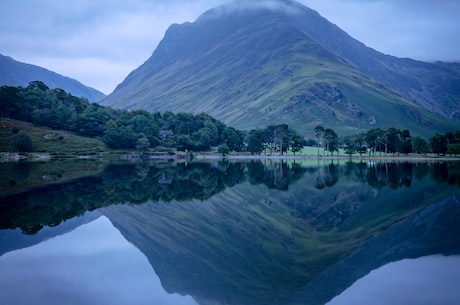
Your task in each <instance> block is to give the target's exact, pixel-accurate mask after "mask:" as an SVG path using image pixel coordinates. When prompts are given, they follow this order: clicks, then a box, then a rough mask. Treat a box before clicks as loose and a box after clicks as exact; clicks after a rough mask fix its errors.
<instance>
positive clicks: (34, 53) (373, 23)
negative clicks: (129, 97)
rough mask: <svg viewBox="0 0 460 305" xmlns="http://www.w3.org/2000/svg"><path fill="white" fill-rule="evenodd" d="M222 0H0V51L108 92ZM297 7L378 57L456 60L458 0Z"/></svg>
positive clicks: (366, 0)
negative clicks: (170, 35) (181, 26)
mask: <svg viewBox="0 0 460 305" xmlns="http://www.w3.org/2000/svg"><path fill="white" fill-rule="evenodd" d="M253 1H257V0H253ZM225 2H228V1H227V0H194V1H185V0H130V1H126V0H1V4H0V53H1V54H3V55H8V56H11V57H13V58H14V59H16V60H19V61H22V62H26V63H31V64H35V65H39V66H42V67H45V68H47V69H50V70H53V71H55V72H57V73H60V74H63V75H65V76H69V77H72V78H75V79H77V80H79V81H80V82H82V83H84V84H85V85H88V86H91V87H94V88H96V89H98V90H100V91H102V92H104V93H106V94H108V93H110V92H112V91H113V90H114V89H115V87H116V85H118V84H119V83H120V82H121V81H123V79H124V78H125V77H126V76H127V75H128V73H129V72H131V71H132V70H133V69H135V68H137V67H138V66H139V65H141V64H142V63H143V62H144V61H146V60H147V59H148V58H149V57H150V55H151V54H152V53H153V51H154V50H155V48H156V46H157V45H158V43H159V41H160V40H161V39H162V38H163V36H164V33H165V31H166V29H167V28H168V26H169V25H170V24H172V23H183V22H186V21H194V20H195V19H196V18H197V17H198V16H199V15H200V14H201V13H203V12H204V11H205V10H207V9H209V8H212V7H214V6H216V5H219V4H221V3H225ZM299 2H301V3H303V4H305V5H307V6H308V7H310V8H312V9H314V10H316V11H318V12H319V13H320V14H321V15H322V16H324V17H326V18H327V19H328V20H329V21H331V22H332V23H335V24H336V25H338V26H339V27H340V28H342V29H343V30H345V31H346V32H347V33H349V34H350V35H351V36H353V37H354V38H356V39H358V40H360V41H361V42H363V43H365V44H366V45H367V46H370V47H372V48H374V49H376V50H378V51H380V52H383V53H386V54H391V55H395V56H398V57H410V58H414V59H419V60H424V61H435V60H443V61H460V17H459V15H458V14H459V13H460V1H459V0H327V1H325V0H299Z"/></svg>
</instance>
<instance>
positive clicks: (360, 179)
mask: <svg viewBox="0 0 460 305" xmlns="http://www.w3.org/2000/svg"><path fill="white" fill-rule="evenodd" d="M0 183H1V184H0V302H1V304H173V305H176V304H200V305H208V304H213V305H215V304H220V305H224V304H225V305H227V304H235V305H236V304H238V305H239V304H241V305H243V304H244V305H245V304H247V305H249V304H251V305H252V304H254V305H255V304H433V305H434V304H460V289H459V288H460V286H459V284H458V283H460V163H455V162H442V163H384V162H378V163H345V162H343V161H342V162H341V163H338V162H337V161H335V163H323V161H322V162H321V163H317V162H316V161H308V162H307V161H304V162H300V161H295V162H294V161H292V160H290V161H271V160H267V161H264V162H259V161H251V162H214V163H188V164H185V163H180V164H170V163H132V164H131V163H124V164H105V163H98V162H93V161H85V162H83V161H79V162H76V161H59V162H48V163H19V164H0Z"/></svg>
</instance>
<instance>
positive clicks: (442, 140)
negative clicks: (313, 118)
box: [314, 125, 460, 156]
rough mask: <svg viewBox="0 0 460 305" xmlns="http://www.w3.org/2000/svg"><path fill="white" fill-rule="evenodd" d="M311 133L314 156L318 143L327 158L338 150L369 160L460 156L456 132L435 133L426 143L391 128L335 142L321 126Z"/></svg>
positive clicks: (335, 137) (332, 134) (333, 134)
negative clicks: (414, 156) (428, 155)
mask: <svg viewBox="0 0 460 305" xmlns="http://www.w3.org/2000/svg"><path fill="white" fill-rule="evenodd" d="M314 133H315V136H316V145H317V146H318V155H319V148H320V144H321V143H322V144H323V145H322V146H323V148H324V150H325V151H328V152H330V153H331V154H333V153H334V152H335V151H338V149H339V147H341V148H343V149H344V151H345V153H346V154H348V155H350V156H351V155H353V154H355V153H359V154H360V155H363V154H366V153H367V154H369V156H375V155H377V154H380V155H382V153H384V154H385V155H386V154H393V155H396V154H398V155H399V154H410V153H416V154H427V153H434V154H437V155H445V154H452V155H458V154H460V130H457V131H455V132H447V133H445V134H440V133H436V134H435V135H433V136H432V137H430V138H429V139H428V141H427V140H425V139H423V138H421V137H419V136H415V137H413V136H412V135H411V133H410V131H409V130H407V129H406V130H400V129H397V128H395V127H390V128H388V129H381V128H373V129H370V130H368V131H366V132H361V133H357V134H354V135H349V136H345V137H343V138H341V139H339V137H338V135H337V133H336V132H335V131H334V130H332V129H330V128H324V127H323V126H321V125H318V126H316V127H315V128H314Z"/></svg>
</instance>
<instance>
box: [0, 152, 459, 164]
mask: <svg viewBox="0 0 460 305" xmlns="http://www.w3.org/2000/svg"><path fill="white" fill-rule="evenodd" d="M0 154H1V158H0V163H7V162H19V161H26V162H28V161H29V162H32V161H48V160H59V159H75V160H113V161H116V160H125V161H155V160H157V161H160V160H163V161H165V160H170V161H179V160H188V161H192V160H198V161H205V160H233V161H238V160H344V161H352V162H353V161H355V162H356V161H408V162H416V161H460V157H457V156H452V157H449V156H439V157H437V156H414V155H412V156H411V155H409V156H401V155H400V156H369V155H366V156H351V157H350V156H343V155H336V156H328V155H319V156H318V155H295V156H294V155H283V156H280V155H246V154H228V155H224V156H223V155H221V154H206V153H196V154H192V155H186V154H174V155H170V154H161V155H160V154H147V155H145V154H144V155H143V154H140V153H126V152H124V153H119V154H118V153H115V154H109V155H103V154H102V155H78V154H76V155H74V156H69V155H66V156H65V157H62V156H52V155H50V154H46V153H27V154H20V153H5V152H1V153H0Z"/></svg>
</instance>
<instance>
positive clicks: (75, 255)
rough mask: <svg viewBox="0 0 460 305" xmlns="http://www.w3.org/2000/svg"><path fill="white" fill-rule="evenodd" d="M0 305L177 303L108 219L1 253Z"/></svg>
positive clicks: (187, 304) (182, 300)
mask: <svg viewBox="0 0 460 305" xmlns="http://www.w3.org/2000/svg"><path fill="white" fill-rule="evenodd" d="M0 270H2V274H1V276H0V300H1V302H2V304H15V305H21V304H24V305H26V304H48V305H53V304H56V305H60V304H78V305H86V304H88V305H89V304H114V305H116V304H119V305H125V304H145V305H147V304H178V305H195V304H196V303H195V302H194V301H193V299H192V298H191V297H186V296H179V295H177V294H168V293H166V292H165V291H164V290H163V288H162V287H161V284H160V281H159V279H158V277H157V276H156V275H155V273H154V271H153V270H152V268H151V267H150V265H149V263H148V261H147V260H146V259H145V256H143V255H142V253H141V252H140V251H139V250H138V249H136V248H135V247H133V246H132V245H131V244H129V243H128V242H126V240H125V239H124V238H123V237H122V236H121V234H120V233H119V232H118V231H117V230H115V229H114V228H113V226H112V225H111V224H110V222H109V221H108V219H107V218H105V217H102V218H99V219H98V220H96V221H94V222H92V223H90V224H86V225H83V226H81V227H80V228H78V229H76V230H74V231H73V232H71V233H69V234H66V235H64V236H60V237H58V238H55V239H51V240H48V241H47V242H45V243H42V244H39V245H36V246H34V247H30V248H27V249H24V250H20V251H16V252H12V253H9V254H6V255H4V256H2V257H0Z"/></svg>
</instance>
